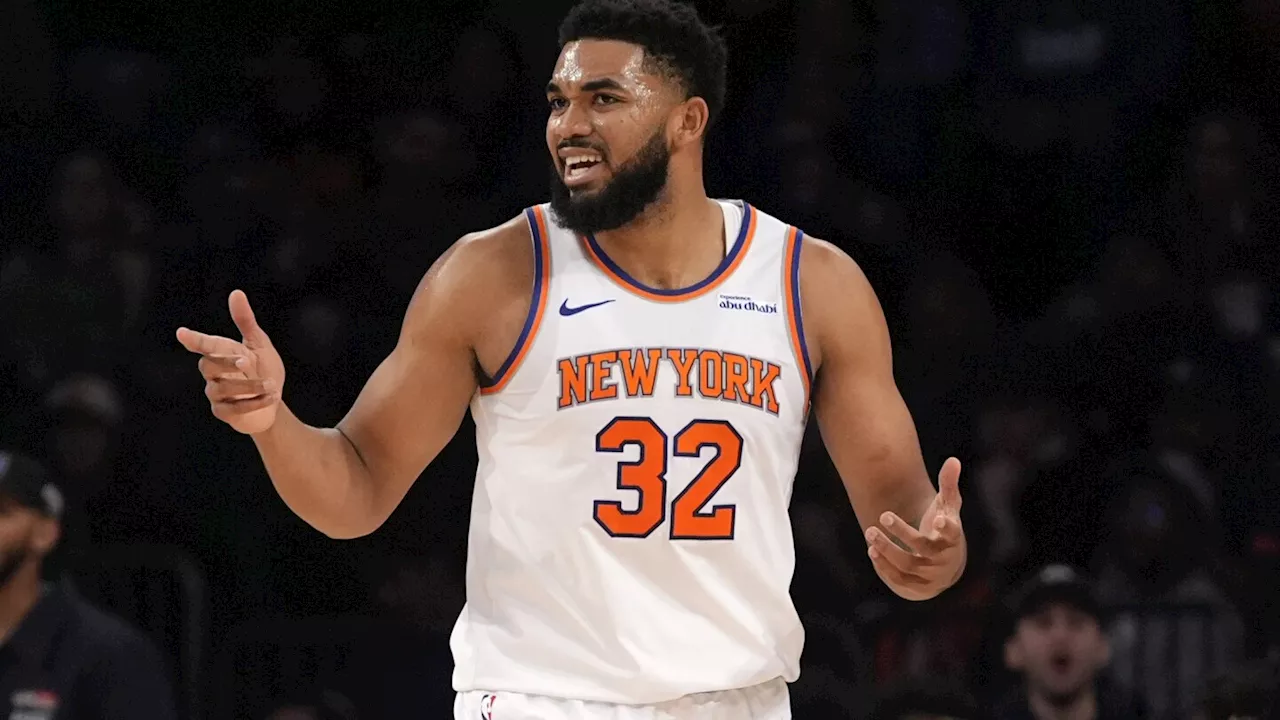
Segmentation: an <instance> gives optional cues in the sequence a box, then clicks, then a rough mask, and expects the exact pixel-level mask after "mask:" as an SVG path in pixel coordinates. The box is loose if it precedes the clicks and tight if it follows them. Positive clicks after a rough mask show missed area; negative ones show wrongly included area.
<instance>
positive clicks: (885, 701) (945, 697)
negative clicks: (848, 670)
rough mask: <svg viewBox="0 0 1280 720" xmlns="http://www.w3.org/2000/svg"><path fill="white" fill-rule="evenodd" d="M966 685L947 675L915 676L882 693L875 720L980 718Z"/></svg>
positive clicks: (957, 719) (972, 719)
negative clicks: (962, 686)
mask: <svg viewBox="0 0 1280 720" xmlns="http://www.w3.org/2000/svg"><path fill="white" fill-rule="evenodd" d="M978 717H979V715H978V708H977V704H976V703H975V702H974V700H973V698H972V697H970V696H969V693H968V692H966V691H965V690H964V689H963V688H961V687H959V686H957V685H955V684H954V683H952V682H950V681H949V680H946V679H945V678H933V677H930V678H911V679H909V680H906V681H904V682H901V683H898V684H895V685H894V686H892V687H890V688H889V689H887V690H885V691H884V693H883V694H881V696H880V698H879V700H878V701H877V702H876V708H875V712H873V713H872V714H871V718H872V720H978Z"/></svg>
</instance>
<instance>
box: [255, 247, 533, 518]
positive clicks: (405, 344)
mask: <svg viewBox="0 0 1280 720" xmlns="http://www.w3.org/2000/svg"><path fill="white" fill-rule="evenodd" d="M524 242H525V243H526V244H527V243H528V240H527V234H526V239H525V241H524ZM503 245H504V243H502V242H501V241H500V239H499V241H495V238H493V237H491V236H490V234H489V233H486V234H484V235H481V236H474V237H468V238H464V239H463V240H461V241H459V242H458V243H457V244H455V245H454V246H453V247H451V248H450V249H449V250H448V251H447V252H446V253H445V254H444V255H443V256H441V257H440V259H439V260H437V261H436V263H435V264H434V265H433V266H432V267H431V269H430V270H429V271H428V272H427V274H426V276H425V277H424V278H423V280H422V282H421V283H420V284H419V286H418V289H417V290H416V292H415V293H414V296H413V299H412V300H411V301H410V303H409V309H408V311H407V312H406V314H405V319H404V323H403V325H402V327H401V331H400V337H399V340H398V342H397V344H396V347H395V349H394V350H393V351H392V352H391V354H390V355H389V356H388V357H387V358H386V359H385V360H383V362H382V364H381V365H379V366H378V368H377V370H375V371H374V373H373V375H372V376H371V377H370V378H369V381H368V382H367V383H366V384H365V387H364V389H363V390H362V391H361V393H360V396H359V397H358V398H357V400H356V402H355V404H354V405H353V406H352V408H351V410H350V412H348V414H347V415H346V417H344V418H343V419H342V421H341V422H339V423H338V425H337V427H335V428H316V427H311V426H309V425H307V424H305V423H303V422H302V421H301V420H299V419H298V418H297V417H296V416H294V414H293V413H292V412H290V411H289V409H288V408H287V407H285V406H284V404H283V403H281V405H280V407H279V411H278V415H277V417H276V420H275V422H274V423H273V424H272V425H271V427H270V428H269V429H268V430H266V431H265V432H262V433H257V434H254V435H253V439H254V442H255V443H256V444H257V446H258V450H259V452H260V454H261V455H262V459H263V462H264V464H265V465H266V468H267V472H268V473H269V474H270V475H271V481H272V483H273V484H274V485H275V488H276V491H277V492H278V493H279V494H280V497H281V499H283V500H284V502H285V504H286V505H288V506H289V508H290V509H291V510H293V512H294V513H295V514H297V515H298V516H299V517H301V518H302V519H303V520H305V521H306V522H307V523H308V524H310V525H311V526H313V527H315V528H316V529H317V530H319V531H320V532H322V533H324V534H325V535H327V536H329V537H332V538H353V537H359V536H362V535H367V534H369V533H371V532H373V531H374V530H376V529H377V528H378V527H379V526H381V525H382V523H383V522H385V521H386V519H387V518H388V517H389V516H390V515H391V513H392V512H393V511H394V510H395V508H396V506H397V505H399V503H400V501H401V500H402V499H403V498H404V496H405V493H407V492H408V490H409V488H410V486H412V485H413V482H414V480H416V479H417V477H418V476H419V475H420V474H421V473H422V471H423V470H424V469H425V468H426V467H427V465H428V464H429V463H430V462H431V461H432V460H433V459H434V458H435V456H436V455H437V454H438V453H439V452H440V451H441V450H442V449H443V448H444V446H445V445H446V444H447V443H448V442H449V441H450V439H452V438H453V436H454V434H455V433H456V432H457V430H458V427H459V426H460V424H461V423H462V419H463V417H464V416H465V415H466V412H467V407H468V405H469V404H470V401H471V397H472V396H473V395H474V394H475V392H476V387H477V382H478V380H477V377H478V372H477V367H478V366H477V362H476V355H475V350H474V346H475V342H474V339H475V337H476V335H477V333H478V332H479V331H481V330H483V329H484V328H483V326H482V323H483V322H484V321H485V318H486V316H487V317H488V318H493V317H494V316H495V314H496V313H494V312H493V311H494V310H495V308H494V305H495V303H494V300H495V297H500V296H502V293H501V292H500V289H501V288H503V287H504V286H510V285H511V279H510V278H505V282H504V277H503V276H502V273H503V268H504V267H506V266H510V265H512V262H511V258H510V257H500V256H501V255H502V254H504V253H503V251H504V247H503ZM508 247H509V245H508ZM531 277H532V275H531V271H530V278H531ZM486 293H487V294H488V297H487V298H486V297H485V294H486ZM525 297H528V291H526V292H525ZM304 392H305V390H304Z"/></svg>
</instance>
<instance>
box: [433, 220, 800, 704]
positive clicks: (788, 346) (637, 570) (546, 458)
mask: <svg viewBox="0 0 1280 720" xmlns="http://www.w3.org/2000/svg"><path fill="white" fill-rule="evenodd" d="M721 205H722V207H723V208H724V211H725V220H726V229H727V237H726V245H727V250H726V253H725V258H724V261H723V262H722V263H721V265H720V266H719V267H718V268H717V269H716V271H715V272H714V273H713V274H712V275H711V276H710V277H708V278H707V279H706V280H704V281H702V282H700V283H698V284H697V285H694V286H692V287H689V288H686V289H683V290H663V289H655V288H649V287H646V286H644V285H642V284H640V283H639V282H637V281H635V280H634V279H632V278H630V277H629V276H628V275H627V274H626V272H625V271H623V270H622V269H621V268H619V267H618V266H617V265H616V264H615V263H613V262H612V261H611V260H610V259H609V258H608V257H607V256H606V255H605V254H604V252H603V250H602V249H601V248H600V247H599V245H598V244H596V243H595V241H594V239H592V238H590V237H587V238H579V237H577V236H575V235H574V234H573V233H571V232H568V231H566V230H564V229H561V228H559V227H557V226H556V225H554V224H553V222H552V216H551V214H550V209H549V208H548V207H547V206H538V207H533V208H530V209H529V210H527V211H526V213H525V215H526V219H527V220H528V222H529V226H530V229H531V234H532V236H533V242H534V247H535V263H536V270H537V272H536V274H535V278H536V280H535V286H534V297H533V303H532V307H531V309H530V313H529V317H528V321H527V322H526V324H525V328H524V331H523V332H522V333H521V335H520V340H519V342H518V343H517V346H516V348H515V349H514V350H513V351H512V353H511V355H510V357H508V359H507V361H506V362H505V363H504V364H503V366H502V368H501V370H500V371H499V372H498V373H497V374H496V377H495V378H493V381H492V382H491V383H490V384H488V385H487V386H486V387H484V388H483V389H482V390H481V391H480V393H478V394H477V396H476V397H475V399H474V401H473V402H472V405H471V411H472V414H473V415H474V417H475V423H476V443H477V445H478V449H479V456H480V458H479V468H478V470H477V473H476V486H475V496H474V498H473V503H472V510H471V529H470V538H469V545H468V558H467V562H468V564H467V604H466V607H465V608H464V609H463V611H462V615H461V617H460V618H459V619H458V623H457V625H456V626H455V628H454V632H453V636H452V639H451V642H450V644H451V646H452V649H453V655H454V661H455V664H456V668H455V671H454V675H453V683H454V688H455V689H456V690H458V691H460V692H466V691H486V692H488V691H494V692H517V693H526V694H532V695H545V696H551V697H559V698H571V699H579V700H589V701H597V702H606V703H618V704H650V703H658V702H664V701H668V700H672V699H674V698H679V697H682V696H685V695H689V694H693V693H703V692H714V691H721V690H729V689H736V688H746V687H750V686H752V685H757V684H760V683H764V682H767V681H770V680H774V679H776V678H782V679H784V680H786V681H788V682H791V681H794V680H795V679H796V678H797V677H798V675H799V664H800V651H801V647H802V645H803V644H804V631H803V628H802V627H801V625H800V620H799V617H798V616H797V614H796V611H795V608H794V606H793V604H792V601H791V597H790V592H789V588H790V584H791V576H792V572H793V570H794V566H795V551H794V547H793V540H792V533H791V523H790V519H789V517H788V514H787V508H788V505H789V503H790V500H791V489H792V481H793V479H794V477H795V472H796V463H797V459H798V456H799V451H800V442H801V437H802V435H803V434H804V427H805V420H806V417H807V415H808V412H807V411H808V407H807V406H808V392H809V378H810V375H811V372H810V369H809V361H808V357H807V354H806V352H805V347H804V330H803V323H802V322H801V318H800V313H799V290H798V285H797V281H798V277H799V248H800V245H801V238H802V235H801V233H800V231H799V230H797V229H795V228H793V227H789V226H788V225H786V224H784V223H782V222H780V221H778V220H776V219H774V218H772V217H769V216H767V215H765V214H764V213H761V212H759V211H758V210H756V209H754V208H752V207H751V206H749V205H747V204H746V203H741V202H722V203H721Z"/></svg>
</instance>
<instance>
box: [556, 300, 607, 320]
mask: <svg viewBox="0 0 1280 720" xmlns="http://www.w3.org/2000/svg"><path fill="white" fill-rule="evenodd" d="M611 302H613V300H601V301H600V302H598V303H591V304H590V305H579V306H578V307H574V308H571V307H569V301H568V300H565V301H564V302H562V303H560V314H561V315H563V316H565V317H569V316H570V315H577V314H578V313H580V312H582V311H583V310H590V309H591V308H593V307H600V306H601V305H607V304H609V303H611Z"/></svg>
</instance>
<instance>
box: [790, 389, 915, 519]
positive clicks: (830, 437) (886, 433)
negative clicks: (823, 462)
mask: <svg viewBox="0 0 1280 720" xmlns="http://www.w3.org/2000/svg"><path fill="white" fill-rule="evenodd" d="M886 375H887V374H886ZM814 410H815V411H816V413H817V418H818V427H819V429H820V430H821V432H822V439H823V442H824V443H825V444H826V446H827V452H828V453H829V454H830V455H831V460H832V461H833V462H834V463H835V466H836V470H837V471H839V473H840V479H841V481H842V482H843V483H844V486H845V491H846V492H847V493H848V495H849V501H850V502H851V503H852V504H853V508H854V511H855V513H857V515H858V521H859V523H861V525H862V527H864V528H866V527H869V526H871V525H874V524H876V523H877V522H878V520H879V517H880V514H881V513H883V512H885V511H886V510H888V511H892V512H895V513H897V514H899V515H900V516H902V517H903V519H905V520H907V521H908V522H916V521H918V520H919V517H918V515H919V514H920V513H921V512H923V511H924V508H925V507H926V506H927V505H928V502H929V499H930V498H932V496H933V485H932V483H930V482H929V476H928V472H927V470H926V469H925V466H924V460H923V458H922V457H921V454H920V441H919V439H918V437H917V435H916V428H915V423H914V421H913V420H912V418H911V413H910V411H909V410H908V409H907V405H906V402H904V401H903V399H902V395H901V393H899V392H898V388H897V385H895V384H894V382H893V378H892V376H886V377H874V376H872V375H871V374H869V373H862V374H851V373H835V374H833V375H832V376H831V377H829V378H824V379H823V381H822V382H821V383H820V385H819V387H818V391H817V394H816V396H815V398H814Z"/></svg>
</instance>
